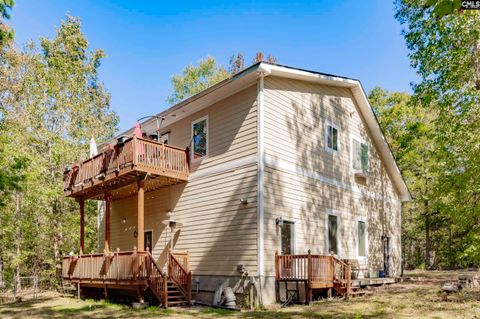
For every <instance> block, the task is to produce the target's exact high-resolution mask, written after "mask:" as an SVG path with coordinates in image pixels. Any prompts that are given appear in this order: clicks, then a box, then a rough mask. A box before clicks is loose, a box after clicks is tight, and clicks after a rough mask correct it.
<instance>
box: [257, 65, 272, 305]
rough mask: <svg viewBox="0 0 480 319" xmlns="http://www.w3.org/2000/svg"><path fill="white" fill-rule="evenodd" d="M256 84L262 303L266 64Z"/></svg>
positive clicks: (260, 300)
mask: <svg viewBox="0 0 480 319" xmlns="http://www.w3.org/2000/svg"><path fill="white" fill-rule="evenodd" d="M257 72H258V76H259V78H258V85H257V153H258V163H257V274H258V284H259V285H258V286H259V292H258V293H259V297H260V298H259V303H260V304H263V284H264V276H265V270H264V236H265V234H264V229H265V194H264V182H265V180H264V179H265V176H264V175H265V147H264V146H265V143H264V139H265V136H264V134H265V132H264V121H263V120H264V101H263V99H264V92H263V91H264V77H265V76H267V75H268V74H270V70H269V69H267V66H265V65H264V64H260V65H259V67H258V71H257Z"/></svg>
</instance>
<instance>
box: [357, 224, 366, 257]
mask: <svg viewBox="0 0 480 319" xmlns="http://www.w3.org/2000/svg"><path fill="white" fill-rule="evenodd" d="M366 256H367V229H366V227H365V222H364V221H358V257H366Z"/></svg>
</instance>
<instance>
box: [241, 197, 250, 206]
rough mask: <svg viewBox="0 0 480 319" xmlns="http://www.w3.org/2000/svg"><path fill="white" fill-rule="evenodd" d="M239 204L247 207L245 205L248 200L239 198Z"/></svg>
mask: <svg viewBox="0 0 480 319" xmlns="http://www.w3.org/2000/svg"><path fill="white" fill-rule="evenodd" d="M240 204H242V205H247V204H248V199H246V198H240Z"/></svg>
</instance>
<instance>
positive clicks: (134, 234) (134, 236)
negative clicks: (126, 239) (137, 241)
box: [133, 230, 138, 238]
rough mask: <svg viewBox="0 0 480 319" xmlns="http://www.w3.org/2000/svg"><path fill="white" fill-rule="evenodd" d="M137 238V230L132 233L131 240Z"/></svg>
mask: <svg viewBox="0 0 480 319" xmlns="http://www.w3.org/2000/svg"><path fill="white" fill-rule="evenodd" d="M137 236H138V232H137V230H135V231H134V232H133V238H137Z"/></svg>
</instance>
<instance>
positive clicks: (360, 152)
mask: <svg viewBox="0 0 480 319" xmlns="http://www.w3.org/2000/svg"><path fill="white" fill-rule="evenodd" d="M352 163H353V169H354V170H355V171H356V172H362V173H368V145H367V144H366V143H362V142H359V141H358V140H356V139H353V141H352Z"/></svg>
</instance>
